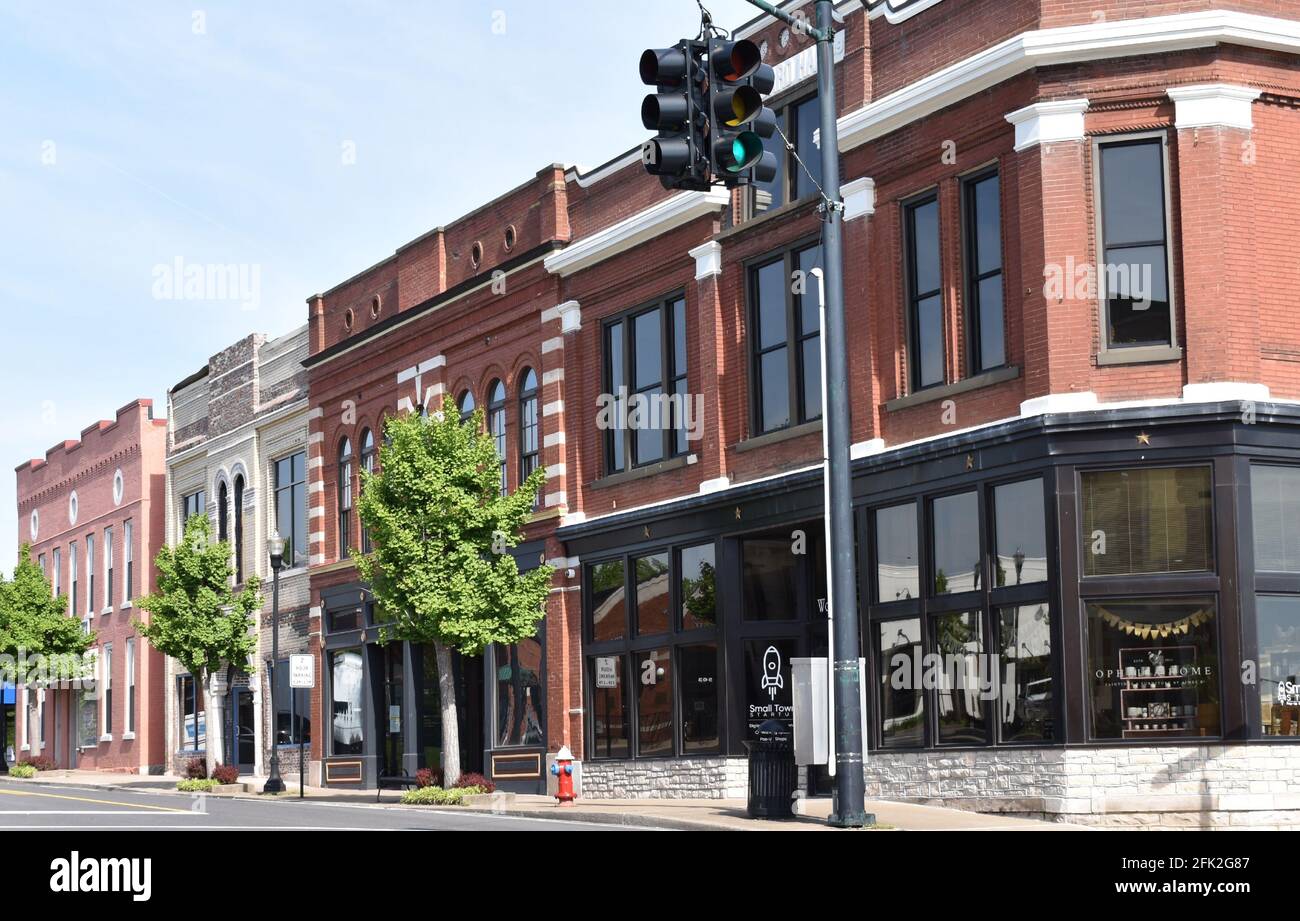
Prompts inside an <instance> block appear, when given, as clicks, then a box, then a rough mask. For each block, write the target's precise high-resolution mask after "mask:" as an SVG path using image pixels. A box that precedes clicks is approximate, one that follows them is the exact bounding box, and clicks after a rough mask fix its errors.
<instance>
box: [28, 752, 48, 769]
mask: <svg viewBox="0 0 1300 921" xmlns="http://www.w3.org/2000/svg"><path fill="white" fill-rule="evenodd" d="M27 763H28V764H30V765H31V766H32V767H34V768H36V770H38V771H53V770H54V769H55V765H54V759H53V758H51V757H49V756H48V755H37V756H36V757H35V758H32V759H30V760H29V761H28V762H27Z"/></svg>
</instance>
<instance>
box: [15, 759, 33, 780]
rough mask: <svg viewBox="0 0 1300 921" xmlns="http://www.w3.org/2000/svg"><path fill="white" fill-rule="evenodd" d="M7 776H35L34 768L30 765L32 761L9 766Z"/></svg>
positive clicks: (23, 777)
mask: <svg viewBox="0 0 1300 921" xmlns="http://www.w3.org/2000/svg"><path fill="white" fill-rule="evenodd" d="M9 776H10V777H17V778H19V779H26V778H28V777H35V776H36V768H34V767H32V763H31V762H30V761H24V762H23V763H21V764H15V765H13V766H12V767H11V768H9Z"/></svg>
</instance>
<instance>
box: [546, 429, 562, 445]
mask: <svg viewBox="0 0 1300 921" xmlns="http://www.w3.org/2000/svg"><path fill="white" fill-rule="evenodd" d="M562 444H564V433H563V432H552V433H551V434H550V435H547V436H546V437H545V438H543V439H542V447H543V448H558V447H559V446H560V445H562Z"/></svg>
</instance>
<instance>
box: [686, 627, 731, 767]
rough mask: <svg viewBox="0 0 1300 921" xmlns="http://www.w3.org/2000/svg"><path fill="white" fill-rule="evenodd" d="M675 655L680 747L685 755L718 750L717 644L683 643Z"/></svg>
mask: <svg viewBox="0 0 1300 921" xmlns="http://www.w3.org/2000/svg"><path fill="white" fill-rule="evenodd" d="M677 655H678V660H677V661H678V663H679V667H680V669H681V677H680V679H679V680H680V681H681V689H682V748H683V749H684V751H685V752H686V753H687V754H696V753H698V752H709V751H717V750H718V748H719V745H720V741H721V733H720V731H719V730H720V724H719V721H718V647H717V646H715V645H713V644H709V645H703V646H682V647H680V648H679V649H678V653H677Z"/></svg>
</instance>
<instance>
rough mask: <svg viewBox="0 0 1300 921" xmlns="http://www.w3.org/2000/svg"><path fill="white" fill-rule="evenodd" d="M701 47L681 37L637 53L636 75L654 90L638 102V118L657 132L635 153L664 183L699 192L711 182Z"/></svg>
mask: <svg viewBox="0 0 1300 921" xmlns="http://www.w3.org/2000/svg"><path fill="white" fill-rule="evenodd" d="M703 52H704V43H703V42H692V41H689V40H683V41H681V42H678V43H677V45H676V46H674V47H672V48H661V49H653V48H652V49H650V50H649V51H646V52H645V53H644V54H642V55H641V80H642V82H644V83H647V84H649V85H650V86H653V87H655V88H656V90H657V92H654V93H651V94H650V95H649V96H647V97H646V98H645V101H644V102H643V103H642V104H641V122H642V124H644V125H645V126H646V128H648V129H649V130H651V131H657V132H659V134H658V136H657V137H655V138H654V139H653V140H650V141H646V143H645V145H644V146H643V147H642V149H641V159H642V162H643V163H644V164H645V168H646V170H647V171H648V172H649V173H651V174H652V175H655V176H658V177H659V181H660V182H662V183H663V184H664V187H665V188H669V189H692V190H695V191H702V192H703V191H708V190H709V188H711V186H712V183H711V181H710V178H709V152H708V151H709V120H708V115H707V109H706V106H707V104H708V99H707V94H706V92H705V87H704V82H705V74H704V71H703V70H702V68H701V66H700V55H701V54H703Z"/></svg>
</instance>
